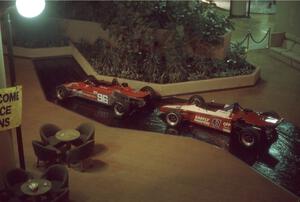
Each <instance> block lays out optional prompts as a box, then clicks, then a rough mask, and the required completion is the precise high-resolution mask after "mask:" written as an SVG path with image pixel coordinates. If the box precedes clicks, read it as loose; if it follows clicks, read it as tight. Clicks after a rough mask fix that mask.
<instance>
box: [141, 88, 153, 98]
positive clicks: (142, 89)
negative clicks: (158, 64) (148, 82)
mask: <svg viewBox="0 0 300 202" xmlns="http://www.w3.org/2000/svg"><path fill="white" fill-rule="evenodd" d="M140 91H143V92H148V93H149V94H150V99H151V100H153V99H156V98H157V94H156V92H155V90H154V89H153V88H152V87H150V86H144V87H142V88H141V89H140Z"/></svg>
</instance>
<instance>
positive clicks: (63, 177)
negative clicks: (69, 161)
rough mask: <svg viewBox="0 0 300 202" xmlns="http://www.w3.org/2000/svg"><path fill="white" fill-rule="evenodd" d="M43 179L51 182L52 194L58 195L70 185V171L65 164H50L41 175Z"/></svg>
mask: <svg viewBox="0 0 300 202" xmlns="http://www.w3.org/2000/svg"><path fill="white" fill-rule="evenodd" d="M41 178H42V179H47V180H49V181H50V182H51V184H52V187H51V190H50V194H51V195H53V194H54V195H57V194H58V193H60V192H61V190H62V189H68V187H69V173H68V170H67V168H66V167H65V166H63V165H59V164H55V165H52V166H50V167H49V168H48V169H47V170H46V171H45V172H44V173H43V174H42V176H41Z"/></svg>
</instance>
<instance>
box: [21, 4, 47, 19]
mask: <svg viewBox="0 0 300 202" xmlns="http://www.w3.org/2000/svg"><path fill="white" fill-rule="evenodd" d="M45 5H46V3H45V0H17V1H16V7H17V10H18V13H19V14H20V15H22V16H23V17H26V18H33V17H35V16H38V15H39V14H41V13H42V12H43V10H44V8H45Z"/></svg>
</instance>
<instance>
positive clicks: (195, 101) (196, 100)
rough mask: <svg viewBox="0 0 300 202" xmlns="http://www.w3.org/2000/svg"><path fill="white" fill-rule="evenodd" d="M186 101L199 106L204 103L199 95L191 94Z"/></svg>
mask: <svg viewBox="0 0 300 202" xmlns="http://www.w3.org/2000/svg"><path fill="white" fill-rule="evenodd" d="M188 103H189V104H194V105H196V106H197V107H201V106H203V105H204V104H205V100H204V99H203V97H201V96H200V95H193V96H192V97H190V99H189V101H188Z"/></svg>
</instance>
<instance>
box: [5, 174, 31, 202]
mask: <svg viewBox="0 0 300 202" xmlns="http://www.w3.org/2000/svg"><path fill="white" fill-rule="evenodd" d="M31 178H33V177H32V175H31V174H30V173H28V172H26V171H25V170H23V169H20V168H15V169H13V170H10V171H8V172H7V173H6V175H5V177H4V184H5V187H6V189H7V191H8V193H9V194H11V195H13V196H16V197H25V195H24V193H23V192H22V191H21V186H22V184H23V183H24V182H26V181H28V180H29V179H31Z"/></svg>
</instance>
